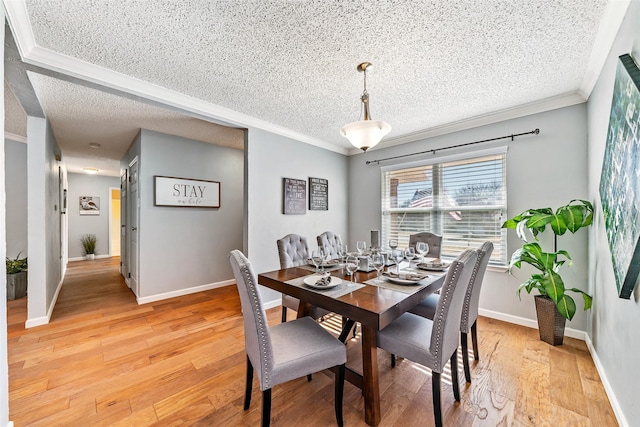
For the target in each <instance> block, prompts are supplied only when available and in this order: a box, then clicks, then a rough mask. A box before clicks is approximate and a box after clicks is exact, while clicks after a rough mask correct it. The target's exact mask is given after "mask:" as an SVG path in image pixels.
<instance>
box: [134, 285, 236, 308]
mask: <svg viewBox="0 0 640 427" xmlns="http://www.w3.org/2000/svg"><path fill="white" fill-rule="evenodd" d="M235 283H236V281H235V280H233V279H230V280H223V281H221V282H215V283H208V284H206V285H201V286H194V287H192V288H186V289H179V290H177V291H171V292H165V293H163V294H156V295H150V296H148V297H138V298H137V301H138V304H147V303H150V302H155V301H161V300H165V299H169V298H175V297H181V296H183V295H189V294H195V293H196V292H202V291H208V290H209V289H216V288H222V287H223V286H229V285H235Z"/></svg>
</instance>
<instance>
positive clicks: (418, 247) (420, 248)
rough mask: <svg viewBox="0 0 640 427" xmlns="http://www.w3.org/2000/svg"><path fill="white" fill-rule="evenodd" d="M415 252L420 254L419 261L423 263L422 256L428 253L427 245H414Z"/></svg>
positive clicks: (422, 243)
mask: <svg viewBox="0 0 640 427" xmlns="http://www.w3.org/2000/svg"><path fill="white" fill-rule="evenodd" d="M416 252H418V253H419V254H420V259H421V260H422V262H424V256H425V255H426V254H428V253H429V245H427V244H426V243H425V242H418V243H416Z"/></svg>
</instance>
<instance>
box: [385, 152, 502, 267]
mask: <svg viewBox="0 0 640 427" xmlns="http://www.w3.org/2000/svg"><path fill="white" fill-rule="evenodd" d="M472 155H473V156H474V157H460V156H457V157H441V158H439V159H436V160H434V161H431V162H429V161H424V162H416V163H412V164H405V165H396V166H392V167H388V168H387V167H385V168H382V239H383V240H382V241H383V242H388V241H389V239H398V246H399V247H403V246H408V244H409V235H411V234H414V233H417V232H420V231H430V232H432V233H435V234H438V235H442V237H443V239H442V240H443V241H442V253H441V256H442V257H452V258H453V257H456V256H457V255H458V254H459V253H460V252H462V251H463V250H464V249H467V248H477V247H479V246H480V245H481V244H482V242H484V241H486V240H490V241H492V242H493V245H494V250H493V253H492V255H491V260H490V264H492V265H502V266H504V265H506V263H507V253H506V248H507V245H506V230H504V229H502V228H501V226H502V223H503V222H504V220H505V219H506V212H507V197H506V196H507V189H506V147H504V148H501V149H498V150H491V151H489V150H487V151H483V152H476V153H475V154H472Z"/></svg>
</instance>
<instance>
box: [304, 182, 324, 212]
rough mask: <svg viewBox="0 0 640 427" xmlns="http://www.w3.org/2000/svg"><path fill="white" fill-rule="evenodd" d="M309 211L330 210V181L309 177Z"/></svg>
mask: <svg viewBox="0 0 640 427" xmlns="http://www.w3.org/2000/svg"><path fill="white" fill-rule="evenodd" d="M309 210H310V211H328V210H329V181H328V180H326V179H323V178H311V177H309Z"/></svg>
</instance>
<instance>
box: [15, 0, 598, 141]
mask: <svg viewBox="0 0 640 427" xmlns="http://www.w3.org/2000/svg"><path fill="white" fill-rule="evenodd" d="M5 4H7V1H6V0H5ZM607 5H608V1H607V0H590V1H585V0H531V1H523V0H508V1H497V0H477V1H448V0H447V1H444V0H443V1H423V0H420V1H400V0H395V1H392V0H387V1H384V0H381V1H365V0H355V1H354V0H333V1H331V0H324V1H321V0H316V1H306V0H297V1H294V0H288V1H277V0H244V1H209V0H189V1H175V0H128V1H105V0H102V1H97V0H75V1H72V0H65V1H62V0H59V1H53V0H27V1H26V10H27V15H28V18H29V21H30V25H31V28H32V32H33V38H34V41H35V44H36V45H37V46H39V47H42V48H44V49H47V50H50V51H52V52H56V53H59V54H63V55H67V56H69V57H72V58H77V59H79V60H82V61H86V62H87V63H90V64H94V65H96V66H99V67H102V68H103V69H107V70H113V71H116V72H118V73H122V74H124V75H127V76H131V77H134V78H136V79H139V80H142V81H146V82H150V83H152V84H154V85H157V86H158V87H162V88H167V89H171V90H173V91H175V92H178V93H182V94H185V95H189V96H190V97H193V98H195V99H198V100H202V101H205V102H207V103H209V104H212V105H215V106H220V107H224V108H226V109H229V110H232V111H235V112H238V113H242V114H244V115H246V116H249V117H255V118H259V119H261V120H263V121H265V122H268V123H272V124H274V125H277V126H279V127H282V128H285V129H290V130H292V131H294V132H296V133H298V134H301V135H308V136H310V137H311V138H314V139H316V140H319V141H324V142H326V143H329V144H335V145H336V146H339V147H341V149H342V150H344V149H346V148H348V147H349V145H348V143H347V141H346V140H345V139H344V138H342V137H341V136H340V134H339V130H340V128H341V127H342V126H343V125H344V124H346V123H348V122H351V121H354V120H358V119H359V115H360V102H359V97H360V94H361V93H362V74H361V73H358V72H357V71H356V65H357V64H358V63H360V62H363V61H369V62H372V63H373V64H374V68H373V70H372V71H371V72H370V73H368V75H367V77H368V79H367V80H368V81H367V83H368V85H367V86H368V91H369V93H370V97H371V113H372V116H373V118H374V119H379V120H385V121H387V122H389V123H390V124H391V126H392V131H391V133H390V134H389V135H388V136H387V137H386V138H385V139H386V140H389V139H390V140H394V139H398V138H401V137H403V136H406V135H410V134H415V133H418V132H422V131H425V130H428V129H431V128H435V127H438V126H442V125H446V124H450V123H453V122H458V121H461V120H465V119H469V118H472V117H478V116H482V115H486V114H490V113H494V112H497V111H501V110H505V109H510V108H514V107H517V106H519V105H522V104H527V103H532V102H535V101H540V100H544V99H548V98H554V97H558V96H562V95H566V94H571V93H579V92H580V90H581V85H583V82H584V79H585V75H586V74H587V73H588V72H589V70H588V67H589V66H590V59H591V55H592V51H593V48H594V43H595V42H596V35H597V33H598V29H599V27H600V25H601V22H602V19H603V16H605V11H606V8H607ZM605 54H606V52H605ZM596 72H597V70H596ZM51 80H53V79H51ZM35 85H36V86H38V88H37V92H38V97H39V98H40V99H41V101H43V103H44V104H45V107H44V108H45V111H46V112H47V115H48V116H49V117H51V118H52V125H53V126H54V132H56V137H57V138H58V135H59V134H60V135H62V131H61V132H57V131H56V129H57V128H58V127H62V126H63V122H65V121H66V120H67V119H68V117H67V115H68V114H71V115H72V116H73V117H74V118H76V119H78V123H81V121H80V120H81V118H82V115H83V114H84V113H85V112H86V111H88V110H95V111H94V112H93V113H91V114H93V115H94V116H95V117H94V118H93V119H92V118H88V120H99V119H100V118H104V120H105V121H109V122H110V121H111V120H114V119H115V116H117V113H115V112H113V111H112V110H117V109H118V108H119V107H117V106H116V104H117V102H118V101H117V100H115V99H113V100H108V102H107V104H106V105H101V104H100V103H101V101H102V99H96V98H94V97H88V98H85V94H84V93H83V94H78V96H77V97H73V98H72V99H69V100H68V102H72V103H73V104H74V108H73V109H72V110H71V111H68V112H67V113H65V115H64V117H62V116H61V117H60V118H58V119H55V120H54V115H53V110H50V108H59V107H60V103H56V104H52V105H51V106H49V101H48V100H47V98H48V96H54V95H51V94H53V91H52V92H47V91H49V90H50V89H45V88H44V87H45V86H53V85H54V82H53V81H49V82H45V83H43V82H42V81H40V82H37V83H35ZM63 91H64V92H65V93H66V92H68V91H69V88H64V89H63ZM45 92H47V93H49V94H50V95H47V94H45ZM81 92H82V91H81ZM58 94H59V92H58ZM587 95H588V94H587ZM55 96H59V95H55ZM70 96H71V95H70ZM97 98H101V97H100V96H98V97H97ZM86 102H88V103H89V104H88V105H86V106H85V105H84V104H83V103H86ZM111 102H113V103H115V104H112V103H111ZM125 108H129V107H125ZM144 114H145V112H141V115H144ZM56 121H57V123H55V122H56ZM129 124H130V125H131V126H134V127H135V126H136V124H134V123H131V122H127V125H129ZM240 125H242V124H240ZM141 126H142V125H139V126H138V127H141ZM92 128H93V129H95V130H96V131H100V132H102V131H104V130H105V129H107V130H108V129H110V128H111V126H102V127H100V128H98V127H92ZM65 132H66V131H65ZM73 132H74V131H69V132H68V134H69V138H71V134H72V133H73ZM75 132H77V130H76V131H75ZM87 132H88V131H84V133H78V135H79V136H82V137H83V138H84V140H85V141H86V140H89V139H97V138H100V135H94V136H91V137H90V136H89V135H87ZM114 132H115V130H114ZM65 135H66V133H65ZM74 137H75V136H74ZM65 138H66V136H65ZM129 142H130V141H129ZM59 143H60V145H61V147H62V148H63V153H64V152H65V147H64V146H63V145H64V144H66V142H62V141H59Z"/></svg>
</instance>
